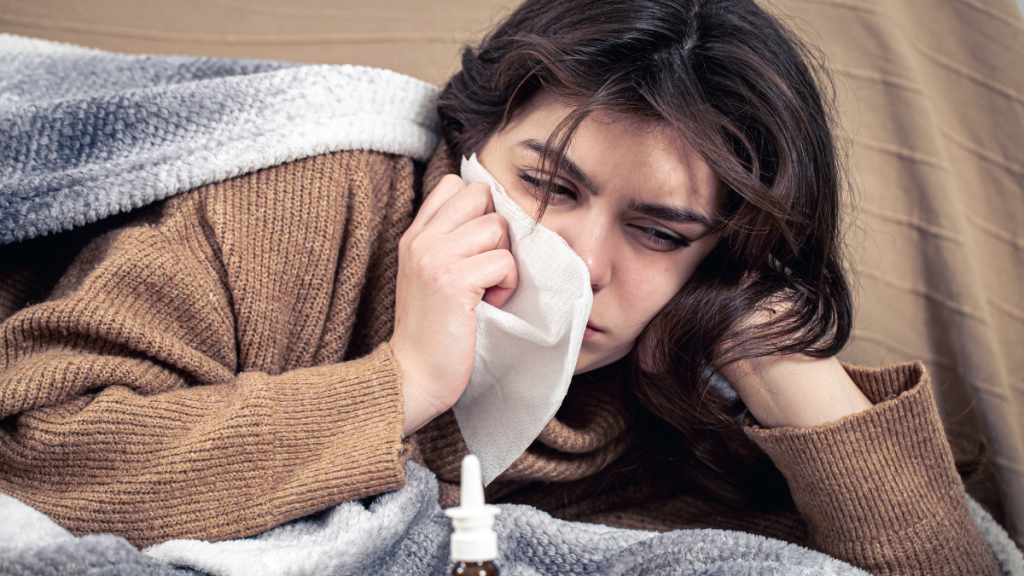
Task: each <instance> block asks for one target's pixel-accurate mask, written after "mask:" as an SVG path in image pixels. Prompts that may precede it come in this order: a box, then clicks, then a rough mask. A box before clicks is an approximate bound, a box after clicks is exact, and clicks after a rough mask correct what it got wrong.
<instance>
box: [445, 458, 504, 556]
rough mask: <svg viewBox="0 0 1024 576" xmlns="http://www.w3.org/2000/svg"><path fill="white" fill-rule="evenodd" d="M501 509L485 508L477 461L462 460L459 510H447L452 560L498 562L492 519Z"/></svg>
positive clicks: (478, 461)
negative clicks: (451, 529) (452, 527)
mask: <svg viewBox="0 0 1024 576" xmlns="http://www.w3.org/2000/svg"><path fill="white" fill-rule="evenodd" d="M500 512H501V508H498V507H497V506H491V505H489V504H484V483H483V481H482V480H481V478H480V459H479V458H477V457H476V456H473V455H472V454H470V455H469V456H466V457H465V458H463V459H462V493H461V495H460V498H459V506H458V508H449V509H448V510H446V511H445V516H448V517H449V518H451V519H452V525H453V526H454V527H455V533H454V534H452V560H453V561H455V562H487V561H490V560H495V559H497V558H498V535H497V534H496V533H495V532H494V530H493V527H494V517H495V516H497V515H498V514H499V513H500Z"/></svg>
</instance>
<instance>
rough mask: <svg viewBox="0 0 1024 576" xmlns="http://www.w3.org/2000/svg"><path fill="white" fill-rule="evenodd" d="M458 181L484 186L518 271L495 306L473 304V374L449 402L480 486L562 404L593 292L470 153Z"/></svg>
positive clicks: (573, 258) (580, 268)
mask: <svg viewBox="0 0 1024 576" xmlns="http://www.w3.org/2000/svg"><path fill="white" fill-rule="evenodd" d="M462 179H463V180H465V181H466V182H467V183H472V182H483V183H485V184H487V185H488V186H490V187H491V196H492V197H493V198H494V209H495V211H496V212H497V213H498V214H501V215H502V216H503V217H504V218H505V220H506V221H507V222H508V233H509V240H510V243H511V245H512V255H513V256H514V257H515V259H516V266H517V268H518V270H519V285H518V286H517V287H516V290H515V292H514V293H513V294H512V297H511V298H509V299H508V301H507V302H506V303H505V304H504V305H502V307H501V309H498V308H495V307H494V306H491V305H490V304H487V303H486V302H483V301H481V302H480V304H479V305H477V307H476V314H477V321H476V358H475V359H474V360H473V373H472V375H471V376H470V378H469V385H468V386H467V387H466V391H465V393H463V395H462V397H461V398H459V401H458V402H456V403H455V406H454V411H455V418H456V419H457V420H458V422H459V429H460V430H461V432H462V437H463V438H464V439H465V440H466V446H467V447H468V448H469V452H470V453H471V454H475V455H476V456H477V457H478V458H479V459H480V464H481V472H482V475H483V481H484V485H487V484H490V483H491V481H492V480H494V478H495V477H497V476H498V475H499V474H501V473H502V472H504V471H505V469H506V468H508V467H509V465H511V464H512V462H514V461H515V460H516V458H518V457H519V456H520V455H521V454H522V453H523V452H525V451H526V448H527V447H529V445H530V443H532V442H533V441H534V440H535V439H536V438H537V436H538V435H539V434H540V432H541V430H543V429H544V426H545V425H546V424H547V423H548V421H549V420H551V418H553V417H554V415H555V412H556V411H558V407H559V406H561V405H562V399H563V398H565V394H566V392H567V391H568V390H569V382H570V381H571V380H572V373H573V370H575V368H576V359H577V357H578V356H579V353H580V346H581V345H582V344H583V331H584V330H585V329H586V327H587V319H588V318H589V317H590V308H591V306H593V303H594V295H593V293H592V292H591V289H590V273H589V272H588V271H587V266H586V264H584V263H583V260H581V259H580V257H579V256H577V255H576V253H575V252H573V251H572V248H570V247H569V245H568V244H567V243H566V242H565V240H563V239H562V237H561V236H559V235H558V234H555V233H554V232H552V231H551V230H548V229H547V228H544V227H543V226H541V225H539V224H536V223H535V222H534V220H533V219H532V218H531V217H530V216H529V215H527V214H526V212H524V211H523V209H522V208H520V207H519V205H517V204H516V203H515V202H514V201H513V200H512V199H511V198H509V197H508V195H507V194H505V189H504V188H502V187H501V184H499V183H498V182H497V181H496V180H495V179H494V177H492V176H491V175H490V174H489V173H488V172H487V171H486V170H484V168H483V166H481V165H480V163H479V162H478V161H477V159H476V155H475V154H474V155H473V156H472V157H471V158H469V159H468V160H467V159H465V158H463V160H462Z"/></svg>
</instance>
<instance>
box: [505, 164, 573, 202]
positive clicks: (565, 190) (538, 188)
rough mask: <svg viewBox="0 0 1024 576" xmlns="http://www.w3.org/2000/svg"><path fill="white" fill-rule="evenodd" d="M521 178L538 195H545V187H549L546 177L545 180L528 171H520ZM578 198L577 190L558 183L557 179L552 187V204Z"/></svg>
mask: <svg viewBox="0 0 1024 576" xmlns="http://www.w3.org/2000/svg"><path fill="white" fill-rule="evenodd" d="M518 176H519V179H520V180H522V181H523V183H525V184H526V185H527V186H528V187H530V188H531V189H532V190H533V192H534V194H535V195H536V196H538V197H539V196H543V194H544V189H545V188H547V185H548V180H547V178H546V177H545V178H544V179H543V180H541V179H540V178H536V177H534V176H531V175H529V174H527V173H526V172H520V173H519V174H518ZM575 199H576V192H575V191H574V190H573V189H571V188H569V187H568V186H564V185H562V184H559V183H558V180H557V179H556V180H555V182H554V186H552V188H551V199H550V202H551V204H561V203H564V202H568V201H572V200H575Z"/></svg>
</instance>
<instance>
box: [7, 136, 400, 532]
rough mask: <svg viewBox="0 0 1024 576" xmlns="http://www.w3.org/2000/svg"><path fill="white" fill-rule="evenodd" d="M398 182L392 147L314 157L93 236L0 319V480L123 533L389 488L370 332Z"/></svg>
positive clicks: (247, 521)
mask: <svg viewBox="0 0 1024 576" xmlns="http://www.w3.org/2000/svg"><path fill="white" fill-rule="evenodd" d="M412 199H413V170H412V162H411V161H410V160H408V159H405V158H395V157H389V156H386V155H382V154H377V153H368V152H348V153H338V154H329V155H324V156H318V157H314V158H310V159H307V160H302V161H299V162H295V163H292V164H289V165H286V166H284V167H280V168H274V169H269V170H264V171H260V172H256V173H254V174H250V175H247V176H244V177H240V178H236V179H233V180H229V181H227V182H224V183H222V184H217V185H212V186H207V187H204V188H201V189H199V190H197V191H195V192H192V193H189V194H185V195H181V196H178V197H175V198H172V199H170V200H168V201H166V202H164V203H163V205H162V206H160V207H159V209H158V210H156V211H154V212H152V213H150V214H146V215H144V216H143V217H141V218H140V219H138V220H137V221H135V222H133V223H132V224H131V225H130V226H127V227H124V228H121V229H119V230H116V231H114V232H111V233H110V234H107V235H106V236H103V237H101V238H99V239H98V240H96V241H94V242H93V243H92V244H90V245H89V246H88V247H87V248H86V249H85V250H84V251H83V253H82V254H81V255H80V256H79V257H78V259H77V260H76V261H75V263H74V264H73V265H72V267H71V268H70V269H69V270H68V272H67V274H66V275H65V276H64V278H63V279H62V280H61V282H60V283H59V284H58V285H57V287H56V289H55V290H54V293H53V294H52V296H51V298H50V300H49V301H47V302H45V303H43V304H40V305H37V306H34V307H30V308H26V309H24V310H22V311H21V312H19V313H17V314H15V315H14V316H13V317H11V318H9V319H8V320H7V321H6V322H5V323H4V324H3V325H2V326H0V417H4V418H7V417H10V416H14V415H18V416H17V417H16V418H7V420H5V421H4V423H5V424H8V425H7V426H4V427H3V428H2V429H0V470H2V471H3V473H2V475H0V491H2V492H4V493H7V494H10V495H12V496H15V497H17V498H19V499H21V500H23V501H25V502H28V503H30V504H32V505H33V506H35V507H36V508H38V509H40V510H41V511H43V512H45V513H46V514H48V515H49V516H50V517H52V518H53V519H54V520H55V521H57V522H58V523H60V524H62V525H64V526H66V527H67V528H69V529H71V530H72V531H73V532H75V533H78V534H82V533H87V532H113V533H115V534H120V535H123V536H125V537H127V538H128V539H129V540H131V541H132V542H133V543H134V544H136V545H139V546H143V545H147V544H151V543H154V542H159V541H162V540H167V539H169V538H175V537H180V536H184V535H188V536H190V537H193V538H203V539H226V538H233V537H238V536H246V535H251V534H254V533H257V532H260V531H262V530H265V529H267V528H270V527H271V526H275V525H277V524H280V523H282V522H284V521H287V520H290V519H292V518H296V517H300V516H303V515H305V514H308V513H310V512H312V511H315V510H320V509H323V508H326V507H328V506H331V505H333V504H337V503H339V502H343V501H347V500H351V499H353V498H361V497H364V496H369V495H373V494H379V493H381V492H386V491H389V490H394V489H397V488H399V487H401V486H402V485H403V483H404V476H403V472H402V461H401V459H400V457H399V455H400V452H401V449H402V445H401V442H402V415H401V406H402V394H401V386H400V384H399V382H398V375H397V367H396V365H395V362H394V359H393V358H392V356H391V353H390V348H389V347H388V345H387V344H381V342H383V341H385V340H386V339H387V338H388V337H389V336H390V332H391V322H392V319H393V316H394V312H393V310H394V309H393V301H394V284H395V272H396V266H395V264H396V256H395V250H396V246H397V240H398V236H399V231H400V230H403V229H404V228H405V227H406V226H408V223H409V221H410V220H409V217H410V215H411V212H412ZM354 335H355V336H356V337H354ZM354 358H356V359H354Z"/></svg>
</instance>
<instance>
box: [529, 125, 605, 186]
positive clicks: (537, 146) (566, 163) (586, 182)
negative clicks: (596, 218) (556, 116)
mask: <svg viewBox="0 0 1024 576" xmlns="http://www.w3.org/2000/svg"><path fill="white" fill-rule="evenodd" d="M518 145H519V146H521V147H523V148H526V149H527V150H530V151H532V152H535V153H536V154H537V155H538V156H540V155H541V154H543V153H544V144H543V143H541V142H539V141H537V140H534V139H532V138H530V139H527V140H523V141H522V142H520V143H519V144H518ZM556 156H557V155H556V153H555V151H554V150H548V153H547V159H548V161H549V162H554V161H555V160H556ZM559 170H560V171H561V172H563V173H564V174H565V175H566V176H568V177H569V179H570V180H575V181H576V182H578V183H579V184H581V185H582V186H583V187H584V188H586V189H587V190H589V191H590V192H591V193H593V194H600V193H601V190H600V188H598V186H597V184H595V183H594V181H593V180H591V179H590V176H587V174H586V173H585V172H584V171H583V170H580V167H579V166H577V165H576V163H575V162H573V161H572V160H570V159H569V158H567V157H565V156H562V165H561V166H559Z"/></svg>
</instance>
